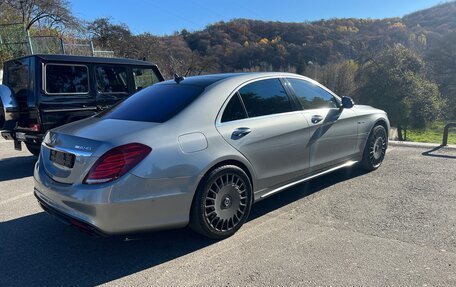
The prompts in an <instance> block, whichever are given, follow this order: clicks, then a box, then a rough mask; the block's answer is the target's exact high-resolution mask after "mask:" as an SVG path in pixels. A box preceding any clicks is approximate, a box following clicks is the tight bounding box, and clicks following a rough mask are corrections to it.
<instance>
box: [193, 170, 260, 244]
mask: <svg viewBox="0 0 456 287" xmlns="http://www.w3.org/2000/svg"><path fill="white" fill-rule="evenodd" d="M252 194H253V192H252V184H251V183H250V179H249V177H248V176H247V174H246V173H245V172H244V171H243V170H242V169H241V168H239V167H237V166H235V165H224V166H221V167H218V168H216V169H214V170H212V171H211V172H210V173H209V174H207V175H206V176H205V177H204V178H203V179H202V181H201V183H200V184H199V186H198V189H197V191H196V194H195V197H194V199H193V203H192V210H191V213H190V228H192V229H193V230H194V231H196V232H198V233H200V234H202V235H204V236H206V237H209V238H212V239H224V238H227V237H229V236H231V235H233V234H234V233H236V231H238V230H239V228H241V226H242V225H243V224H244V222H245V221H246V220H247V218H248V216H249V213H250V209H251V207H252Z"/></svg>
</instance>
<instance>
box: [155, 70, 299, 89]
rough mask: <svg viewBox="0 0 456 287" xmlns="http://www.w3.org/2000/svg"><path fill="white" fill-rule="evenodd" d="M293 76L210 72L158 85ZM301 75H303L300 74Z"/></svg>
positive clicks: (288, 74)
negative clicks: (209, 73)
mask: <svg viewBox="0 0 456 287" xmlns="http://www.w3.org/2000/svg"><path fill="white" fill-rule="evenodd" d="M271 76H272V77H295V76H300V75H296V74H290V73H283V72H249V73H224V74H211V75H201V76H191V77H188V78H184V79H183V80H181V81H179V82H176V80H167V81H164V82H161V83H159V84H160V85H173V84H174V85H176V84H180V85H192V86H199V87H202V88H206V87H208V86H210V85H212V84H214V83H216V82H219V81H221V80H228V79H235V78H237V79H239V80H250V79H255V78H262V77H271ZM300 77H303V76H300Z"/></svg>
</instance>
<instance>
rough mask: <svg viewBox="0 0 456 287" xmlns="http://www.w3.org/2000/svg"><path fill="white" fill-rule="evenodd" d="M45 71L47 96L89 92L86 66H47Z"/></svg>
mask: <svg viewBox="0 0 456 287" xmlns="http://www.w3.org/2000/svg"><path fill="white" fill-rule="evenodd" d="M45 69H46V78H45V80H46V82H45V91H46V93H47V94H50V95H60V94H61V95H65V94H87V93H88V92H89V77H88V74H89V73H88V69H87V66H83V65H57V64H47V65H46V68H45Z"/></svg>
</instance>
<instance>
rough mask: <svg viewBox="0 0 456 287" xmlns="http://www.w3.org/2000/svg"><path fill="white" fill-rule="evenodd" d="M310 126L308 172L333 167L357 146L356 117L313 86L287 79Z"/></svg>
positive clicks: (331, 96)
mask: <svg viewBox="0 0 456 287" xmlns="http://www.w3.org/2000/svg"><path fill="white" fill-rule="evenodd" d="M287 81H288V83H289V84H290V86H291V90H292V91H293V93H294V94H295V96H296V97H297V99H298V100H299V102H300V103H301V105H302V108H303V110H304V111H303V114H304V117H305V118H306V119H307V121H308V122H309V125H310V127H309V132H310V139H309V142H308V146H307V148H308V149H310V156H309V160H310V163H309V166H310V170H311V171H316V170H320V169H323V168H327V167H329V166H333V165H336V164H338V163H340V162H343V161H345V160H347V159H349V158H350V157H351V156H353V154H354V152H355V146H356V143H357V125H356V114H355V112H354V111H352V110H350V109H341V108H340V101H339V99H338V98H336V97H335V96H334V95H333V94H331V93H330V92H329V91H327V90H326V89H324V88H322V87H321V86H319V85H317V84H316V83H315V82H311V81H306V80H303V79H292V78H289V79H287Z"/></svg>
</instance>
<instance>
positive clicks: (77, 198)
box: [34, 161, 193, 235]
mask: <svg viewBox="0 0 456 287" xmlns="http://www.w3.org/2000/svg"><path fill="white" fill-rule="evenodd" d="M124 177H125V178H123V179H122V178H121V181H120V182H119V181H117V182H115V183H113V184H111V185H81V184H80V185H77V184H74V185H70V184H62V183H58V182H55V181H54V180H53V179H51V178H50V177H49V176H48V175H47V174H46V173H45V171H44V170H43V168H40V161H38V163H37V164H36V167H35V174H34V179H35V189H34V193H35V196H36V197H37V199H38V202H39V203H40V205H41V206H42V207H43V209H44V210H45V211H47V212H48V213H50V214H53V215H55V216H57V217H58V218H60V219H63V221H64V222H66V223H69V224H70V225H73V226H76V227H78V228H79V229H81V230H82V231H85V232H87V233H90V234H95V235H115V234H129V233H135V232H142V231H148V230H158V229H167V228H179V227H184V226H186V225H187V224H188V221H189V215H190V207H191V203H192V199H193V193H192V192H190V191H189V189H188V186H190V185H189V184H188V183H187V185H186V186H183V185H182V186H181V184H183V181H179V180H177V181H176V182H174V183H173V182H170V180H171V179H163V180H148V179H143V178H139V177H136V176H134V175H129V174H127V175H125V176H124ZM166 186H167V188H166ZM136 189H139V190H143V192H141V193H139V192H138V191H137V190H136ZM127 196H128V197H129V198H127Z"/></svg>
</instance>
